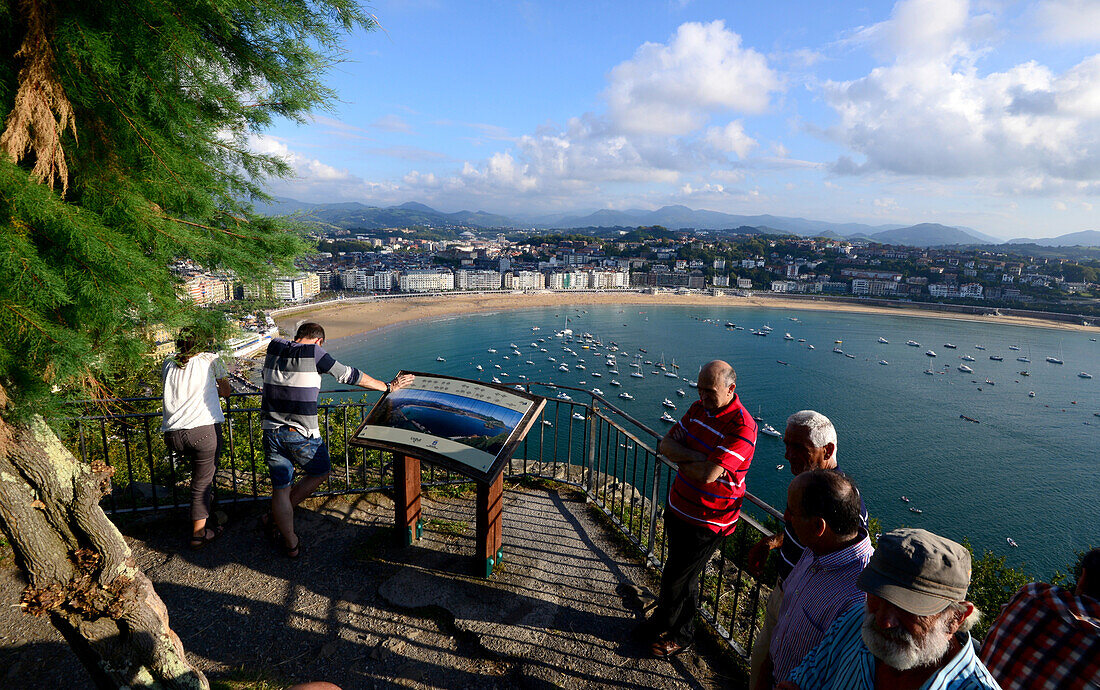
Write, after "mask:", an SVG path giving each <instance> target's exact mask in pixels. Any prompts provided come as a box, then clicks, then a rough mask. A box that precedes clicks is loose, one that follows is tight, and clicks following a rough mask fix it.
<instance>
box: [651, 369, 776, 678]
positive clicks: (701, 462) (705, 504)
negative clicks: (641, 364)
mask: <svg viewBox="0 0 1100 690" xmlns="http://www.w3.org/2000/svg"><path fill="white" fill-rule="evenodd" d="M698 383H699V400H698V402H695V403H692V405H691V407H689V408H688V411H687V412H686V413H685V414H684V416H683V418H682V419H681V420H680V421H679V422H677V423H676V426H674V427H672V429H671V430H669V432H668V433H667V434H666V435H665V437H664V438H662V439H661V443H660V445H658V451H659V452H660V453H661V455H663V456H664V457H665V459H667V460H669V461H670V462H672V463H673V464H674V465H676V479H675V480H674V481H673V483H672V489H671V490H670V491H669V494H668V507H667V509H666V510H665V538H666V541H667V543H668V556H667V558H666V559H665V568H664V572H663V573H662V576H661V594H660V597H659V599H658V601H657V608H656V609H655V611H654V613H653V615H652V616H651V617H650V618H649V620H647V621H645V623H643V624H642V625H641V626H640V627H639V629H638V634H639V636H640V637H641V638H642V640H643V641H644V642H646V643H648V644H649V645H650V653H651V654H652V655H653V656H655V657H658V658H670V657H673V656H676V655H677V654H679V653H680V652H682V651H684V650H685V649H686V648H688V647H690V646H691V644H692V642H693V640H694V632H695V631H694V621H695V610H696V608H697V607H698V603H699V576H700V575H701V574H702V572H703V568H704V567H706V564H707V561H709V560H710V558H711V556H712V555H714V551H715V550H716V549H717V548H718V546H719V545H720V544H721V543H722V539H723V538H724V537H726V536H727V535H729V534H732V533H733V531H734V529H736V527H737V520H738V518H739V517H740V515H741V501H742V499H743V498H744V496H745V475H746V474H747V473H748V471H749V464H750V463H751V462H752V456H753V452H754V450H755V448H756V422H755V421H754V420H753V418H752V415H751V414H749V413H748V412H747V411H745V408H744V406H743V405H742V404H741V401H740V400H739V399H738V397H737V394H736V393H735V392H734V390H735V389H736V388H737V374H736V372H734V370H733V367H731V366H730V365H729V364H728V363H727V362H723V361H721V360H714V361H713V362H709V363H708V364H707V365H706V366H704V367H703V368H702V369H701V370H700V371H699V381H698Z"/></svg>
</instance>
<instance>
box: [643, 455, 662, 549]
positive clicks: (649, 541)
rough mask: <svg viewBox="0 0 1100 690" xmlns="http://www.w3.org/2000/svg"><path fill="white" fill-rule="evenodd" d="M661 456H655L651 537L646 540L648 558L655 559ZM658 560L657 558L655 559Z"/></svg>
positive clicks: (650, 497) (650, 498)
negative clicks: (654, 548)
mask: <svg viewBox="0 0 1100 690" xmlns="http://www.w3.org/2000/svg"><path fill="white" fill-rule="evenodd" d="M660 481H661V456H660V455H654V456H653V486H652V487H650V489H649V538H648V539H647V540H646V549H645V555H646V558H650V559H653V547H654V545H655V544H656V543H657V501H658V497H659V496H660V486H659V484H660ZM654 560H656V559H654Z"/></svg>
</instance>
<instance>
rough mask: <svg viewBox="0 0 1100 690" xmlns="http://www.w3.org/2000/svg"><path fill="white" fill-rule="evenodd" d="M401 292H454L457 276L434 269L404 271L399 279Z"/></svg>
mask: <svg viewBox="0 0 1100 690" xmlns="http://www.w3.org/2000/svg"><path fill="white" fill-rule="evenodd" d="M397 287H398V289H400V290H401V292H438V291H440V290H454V288H455V276H454V274H453V273H451V272H450V271H437V270H432V269H425V270H415V271H404V272H402V273H401V276H400V277H399V278H398V279H397Z"/></svg>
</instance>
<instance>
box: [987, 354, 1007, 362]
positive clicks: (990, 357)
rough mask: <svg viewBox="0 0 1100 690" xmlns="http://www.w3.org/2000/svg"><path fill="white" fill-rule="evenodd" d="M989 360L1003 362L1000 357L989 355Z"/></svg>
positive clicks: (1003, 359)
mask: <svg viewBox="0 0 1100 690" xmlns="http://www.w3.org/2000/svg"><path fill="white" fill-rule="evenodd" d="M989 359H990V360H992V361H994V362H1003V361H1005V358H1004V357H1002V356H1000V355H989Z"/></svg>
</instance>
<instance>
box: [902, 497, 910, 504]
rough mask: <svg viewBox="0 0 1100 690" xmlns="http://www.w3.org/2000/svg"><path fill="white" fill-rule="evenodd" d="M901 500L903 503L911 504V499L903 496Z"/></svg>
mask: <svg viewBox="0 0 1100 690" xmlns="http://www.w3.org/2000/svg"><path fill="white" fill-rule="evenodd" d="M901 500H903V501H905V502H906V503H908V502H909V497H908V496H902V497H901Z"/></svg>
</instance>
